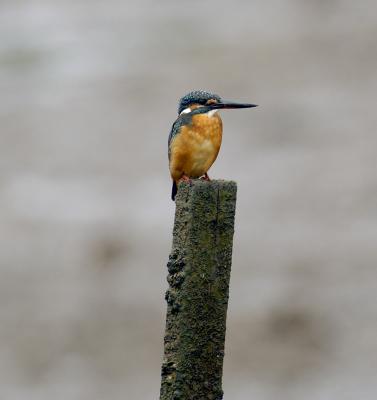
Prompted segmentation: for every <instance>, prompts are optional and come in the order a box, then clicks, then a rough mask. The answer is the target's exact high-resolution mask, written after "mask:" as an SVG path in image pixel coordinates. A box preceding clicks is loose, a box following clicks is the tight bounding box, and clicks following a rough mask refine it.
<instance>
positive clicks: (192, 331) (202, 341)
mask: <svg viewBox="0 0 377 400" xmlns="http://www.w3.org/2000/svg"><path fill="white" fill-rule="evenodd" d="M236 193H237V186H236V183H235V182H226V181H211V182H206V181H200V180H194V181H192V183H191V184H189V183H182V184H180V185H179V190H178V194H177V197H176V211H175V222H174V230H173V246H172V251H171V254H170V256H169V262H168V271H169V275H168V278H167V279H168V283H169V289H168V290H167V292H166V296H165V298H166V301H167V303H168V309H167V318H166V331H165V338H164V350H165V351H164V359H163V364H162V371H161V392H160V400H203V399H212V400H220V399H222V398H223V391H222V385H221V380H222V370H223V358H224V342H225V328H226V312H227V307H228V294H229V279H230V269H231V262H232V243H233V233H234V216H235V208H236Z"/></svg>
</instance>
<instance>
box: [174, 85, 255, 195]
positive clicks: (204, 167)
mask: <svg viewBox="0 0 377 400" xmlns="http://www.w3.org/2000/svg"><path fill="white" fill-rule="evenodd" d="M250 107H257V105H256V104H249V103H236V102H234V101H225V100H223V99H221V97H220V96H218V95H217V94H214V93H210V92H206V91H204V90H195V91H192V92H190V93H188V94H186V95H185V96H183V97H182V98H181V99H180V101H179V105H178V118H177V119H176V120H175V122H174V123H173V126H172V128H171V131H170V135H169V140H168V154H169V169H170V175H171V177H172V180H173V187H172V193H171V198H172V200H173V201H174V200H175V195H176V194H177V185H178V183H180V182H182V181H188V182H190V181H191V179H195V178H202V179H204V180H207V181H209V180H210V179H209V176H208V174H207V172H208V170H209V169H210V168H211V165H212V164H213V163H214V162H215V160H216V158H217V155H218V154H219V150H220V146H221V140H222V132H223V128H222V121H221V118H220V115H219V113H218V111H219V110H221V109H226V108H250Z"/></svg>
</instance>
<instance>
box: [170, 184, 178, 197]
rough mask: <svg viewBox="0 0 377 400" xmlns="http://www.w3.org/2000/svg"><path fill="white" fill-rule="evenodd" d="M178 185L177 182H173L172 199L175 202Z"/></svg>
mask: <svg viewBox="0 0 377 400" xmlns="http://www.w3.org/2000/svg"><path fill="white" fill-rule="evenodd" d="M177 190H178V189H177V184H176V182H175V181H173V186H172V188H171V199H172V200H173V201H174V200H175V195H176V194H177Z"/></svg>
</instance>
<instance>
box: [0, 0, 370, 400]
mask: <svg viewBox="0 0 377 400" xmlns="http://www.w3.org/2000/svg"><path fill="white" fill-rule="evenodd" d="M376 21H377V5H376V3H375V1H371V0H369V1H368V0H366V1H363V2H359V3H358V2H354V1H349V0H344V1H340V0H331V1H317V2H303V1H297V0H289V1H285V2H281V1H278V0H272V1H269V2H266V1H261V0H257V1H253V2H246V1H239V2H227V1H216V2H214V1H207V0H205V1H200V2H199V1H193V2H191V3H185V4H184V3H181V2H176V1H172V0H170V1H168V0H165V1H160V2H153V1H152V0H139V1H137V2H132V1H123V2H120V1H115V0H111V1H108V2H100V1H87V0H81V1H64V2H63V1H57V0H54V1H51V0H50V1H42V0H40V1H33V0H31V1H27V2H23V1H18V0H16V1H10V0H4V1H2V2H1V3H0V38H1V39H0V90H1V95H0V96H1V97H0V118H1V133H0V243H1V252H0V268H1V269H0V272H1V279H0V398H1V399H2V400H23V399H25V400H26V399H27V400H33V399H38V400H44V399H46V400H47V399H51V398H53V399H58V400H59V399H64V400H66V399H73V400H76V399H80V400H85V399H90V400H96V399H98V400H103V399H112V400H116V399H133V400H138V399H140V400H141V399H151V400H152V399H156V398H158V392H159V383H160V363H161V358H162V337H163V332H164V318H165V303H164V300H163V293H164V290H165V288H166V287H167V283H166V281H165V277H166V267H165V263H166V261H167V256H168V253H169V250H170V244H171V229H172V223H173V215H174V204H173V203H172V202H171V201H170V200H169V195H170V179H169V174H168V169H167V154H166V153H167V149H166V147H167V135H168V133H169V130H170V126H171V124H172V122H173V120H174V119H175V117H176V106H177V101H178V98H179V97H180V96H182V95H183V94H185V93H186V92H187V91H189V90H192V89H199V88H201V89H209V90H213V91H215V92H217V93H219V94H220V95H222V96H223V97H224V98H228V99H234V100H239V101H250V102H255V103H257V104H260V107H259V108H257V109H255V110H246V111H245V110H244V111H233V112H231V111H229V112H223V114H222V115H223V121H224V126H225V133H224V142H223V147H222V150H221V153H220V156H219V158H218V160H217V162H216V164H215V165H214V167H213V168H212V170H211V171H210V172H211V174H210V175H211V176H212V177H214V178H223V179H235V180H237V182H238V185H239V192H238V204H237V221H236V235H235V244H234V262H233V270H232V280H231V293H230V305H229V313H228V331H227V342H226V357H225V370H224V391H225V397H224V398H225V399H232V400H241V399H242V400H243V399H258V400H276V399H280V400H285V399H286V400H296V399H297V400H298V399H303V398H305V399H306V400H317V399H320V400H330V399H331V400H337V399H339V400H340V399H341V400H346V399H363V400H369V399H370V400H371V399H375V398H376V397H377V385H376V379H375V374H376V368H377V309H376V288H377V270H376V267H377V266H376V263H377V173H376V158H377V136H376V128H377V112H376V110H375V106H376V91H377V73H376V71H377V52H376V37H377V23H376Z"/></svg>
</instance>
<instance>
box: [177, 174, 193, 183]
mask: <svg viewBox="0 0 377 400" xmlns="http://www.w3.org/2000/svg"><path fill="white" fill-rule="evenodd" d="M178 182H188V183H191V182H192V181H191V178H189V177H188V176H187V175H183V176H182V177H181V178H180V179H179V180H178Z"/></svg>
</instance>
